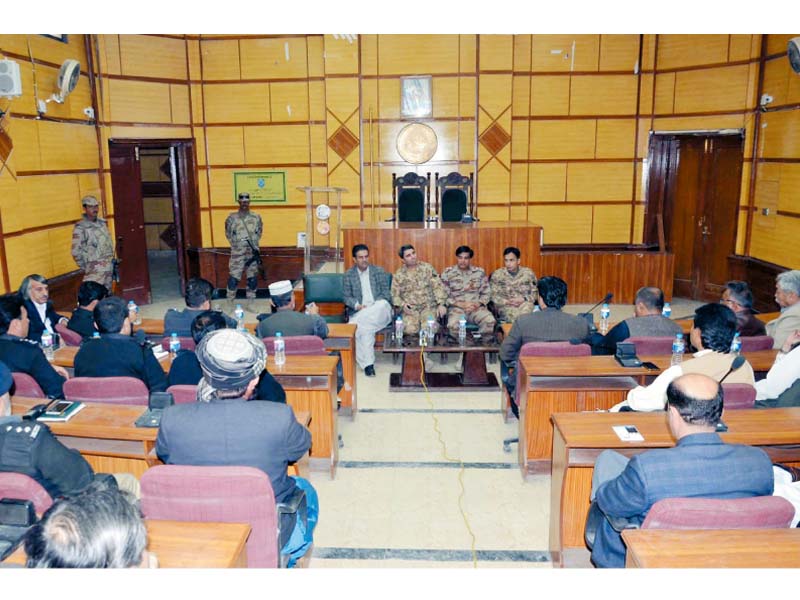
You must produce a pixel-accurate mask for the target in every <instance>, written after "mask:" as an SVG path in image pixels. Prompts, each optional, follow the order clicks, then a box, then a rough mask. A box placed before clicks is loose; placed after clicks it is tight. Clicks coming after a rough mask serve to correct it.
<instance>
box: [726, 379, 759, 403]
mask: <svg viewBox="0 0 800 600" xmlns="http://www.w3.org/2000/svg"><path fill="white" fill-rule="evenodd" d="M722 395H723V401H722V402H723V408H724V409H725V410H739V409H742V408H754V407H755V405H756V388H754V387H753V386H752V385H750V384H749V383H723V384H722Z"/></svg>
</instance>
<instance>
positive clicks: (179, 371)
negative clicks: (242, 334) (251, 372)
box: [167, 310, 286, 404]
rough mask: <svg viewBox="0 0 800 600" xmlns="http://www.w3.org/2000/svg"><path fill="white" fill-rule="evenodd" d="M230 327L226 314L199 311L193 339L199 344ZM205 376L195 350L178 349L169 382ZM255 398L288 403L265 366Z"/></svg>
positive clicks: (189, 382)
mask: <svg viewBox="0 0 800 600" xmlns="http://www.w3.org/2000/svg"><path fill="white" fill-rule="evenodd" d="M228 327H229V325H228V322H227V319H226V318H225V315H223V314H222V313H220V312H216V311H211V310H206V311H203V312H201V313H199V314H198V315H197V316H196V317H195V318H194V320H193V321H192V329H191V332H192V339H193V340H194V343H195V344H199V343H200V340H202V339H203V338H204V337H205V336H206V335H208V334H209V333H211V332H212V331H217V330H218V329H227V328H228ZM202 378H203V370H202V369H201V368H200V362H199V361H198V360H197V355H196V354H195V352H194V351H193V350H187V349H185V348H183V349H181V350H179V351H178V354H177V356H176V357H175V358H174V359H173V360H172V366H171V367H170V370H169V375H168V376H167V384H168V385H170V386H173V385H197V384H198V383H199V382H200V380H201V379H202ZM252 399H253V400H270V401H272V402H282V403H283V404H286V392H285V391H284V390H283V387H282V386H281V384H280V383H278V382H277V380H276V379H275V378H274V377H273V376H272V375H270V373H269V371H267V369H266V368H265V369H264V370H263V371H262V372H261V376H260V377H259V381H258V385H257V386H256V392H255V395H254V397H253V398H252Z"/></svg>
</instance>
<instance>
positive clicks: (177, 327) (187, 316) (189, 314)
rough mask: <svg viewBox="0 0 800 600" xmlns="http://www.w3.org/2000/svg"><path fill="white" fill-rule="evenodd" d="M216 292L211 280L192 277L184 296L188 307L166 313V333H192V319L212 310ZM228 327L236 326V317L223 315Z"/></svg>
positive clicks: (184, 334) (172, 309) (180, 334)
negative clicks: (213, 297)
mask: <svg viewBox="0 0 800 600" xmlns="http://www.w3.org/2000/svg"><path fill="white" fill-rule="evenodd" d="M213 293H214V286H213V285H211V282H210V281H207V280H205V279H201V278H200V277H192V278H191V279H190V280H189V281H187V282H186V291H185V292H184V294H183V298H184V300H185V301H186V308H184V309H183V310H176V309H174V308H170V309H169V310H168V311H167V312H166V314H165V315H164V335H171V334H173V333H177V334H178V335H179V336H180V337H188V336H190V335H192V321H194V318H195V317H196V316H197V315H199V314H200V313H202V312H204V311H207V310H211V295H212V294H213ZM223 316H224V317H225V321H226V322H227V323H228V327H233V328H235V327H236V319H232V318H231V317H229V316H227V315H223Z"/></svg>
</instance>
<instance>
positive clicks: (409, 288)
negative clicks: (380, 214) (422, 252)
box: [392, 244, 447, 335]
mask: <svg viewBox="0 0 800 600" xmlns="http://www.w3.org/2000/svg"><path fill="white" fill-rule="evenodd" d="M398 255H399V256H400V258H401V259H402V260H403V264H402V266H401V267H400V268H399V269H397V271H396V272H395V274H394V277H393V278H392V304H393V305H394V306H395V307H396V308H398V309H400V310H401V311H402V317H403V324H404V331H405V333H407V334H412V335H413V334H415V333H418V332H419V329H420V324H421V323H422V322H424V321H427V320H428V317H430V316H435V315H438V316H439V317H443V316H444V315H445V313H446V312H447V309H446V308H445V302H446V301H447V292H445V290H444V286H442V281H441V279H439V274H438V273H437V272H436V269H434V268H433V267H432V266H431V265H429V264H428V263H426V262H422V261H418V260H417V251H416V250H414V246H412V245H411V244H406V245H405V246H401V247H400V252H398Z"/></svg>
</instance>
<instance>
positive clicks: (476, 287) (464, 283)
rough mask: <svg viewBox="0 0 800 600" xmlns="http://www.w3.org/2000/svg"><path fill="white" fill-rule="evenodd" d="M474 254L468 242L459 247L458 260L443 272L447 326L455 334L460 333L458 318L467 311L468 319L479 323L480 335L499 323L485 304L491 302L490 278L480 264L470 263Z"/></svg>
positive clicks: (470, 321) (491, 330)
mask: <svg viewBox="0 0 800 600" xmlns="http://www.w3.org/2000/svg"><path fill="white" fill-rule="evenodd" d="M474 255H475V253H474V252H473V250H472V248H470V247H469V246H459V247H458V248H457V249H456V258H457V259H458V264H456V265H454V266H452V267H448V268H447V269H445V271H444V273H442V283H443V284H444V288H445V290H447V329H448V330H449V331H450V335H452V336H453V337H456V336H458V322H459V321H460V320H461V316H462V315H466V317H467V323H473V324H474V325H477V326H478V330H479V331H480V332H481V335H486V336H489V335H491V334H492V333H494V326H495V325H496V324H497V321H495V318H494V316H492V313H491V312H489V310H488V309H487V308H486V304H487V303H488V302H489V279H488V277H486V272H485V271H484V270H483V269H481V268H480V267H473V266H472V265H471V264H470V263H471V261H472V257H473V256H474Z"/></svg>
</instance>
